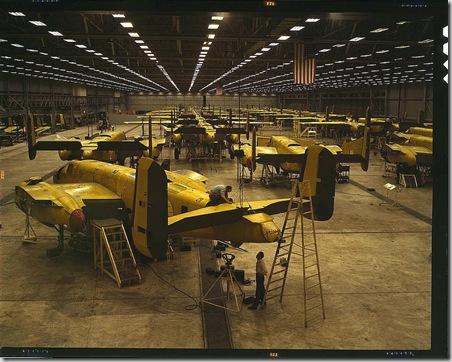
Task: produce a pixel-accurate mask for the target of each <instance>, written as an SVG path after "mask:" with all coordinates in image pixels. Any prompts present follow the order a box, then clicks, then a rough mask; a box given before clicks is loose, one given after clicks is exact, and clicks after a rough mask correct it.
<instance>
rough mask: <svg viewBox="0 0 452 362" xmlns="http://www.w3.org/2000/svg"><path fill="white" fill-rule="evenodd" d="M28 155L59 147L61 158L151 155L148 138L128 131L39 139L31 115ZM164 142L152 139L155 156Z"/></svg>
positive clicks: (111, 158) (118, 159)
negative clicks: (130, 137) (135, 137)
mask: <svg viewBox="0 0 452 362" xmlns="http://www.w3.org/2000/svg"><path fill="white" fill-rule="evenodd" d="M25 125H26V130H27V141H28V144H29V145H31V147H29V158H30V159H31V160H33V159H34V158H35V157H36V152H37V151H58V154H59V156H60V159H61V160H63V161H67V160H89V159H94V160H99V161H105V162H113V163H114V162H118V163H120V164H124V160H125V158H127V157H131V156H146V157H149V140H128V139H127V137H126V134H125V132H105V133H102V134H97V135H95V136H94V137H92V138H91V139H86V140H79V139H76V138H71V139H65V138H59V139H57V140H54V141H36V132H35V125H34V122H33V120H32V119H31V117H27V120H26V122H25ZM164 144H165V139H153V143H152V147H153V148H152V157H153V158H157V157H158V156H159V155H160V153H161V151H162V148H163V145H164Z"/></svg>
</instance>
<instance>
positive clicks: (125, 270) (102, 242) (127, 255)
mask: <svg viewBox="0 0 452 362" xmlns="http://www.w3.org/2000/svg"><path fill="white" fill-rule="evenodd" d="M92 225H93V241H94V248H93V249H94V269H95V270H97V271H99V272H100V273H101V274H104V273H105V274H107V275H108V276H109V277H110V278H112V279H113V280H115V281H116V283H117V284H118V287H119V288H121V287H123V286H125V285H131V284H135V283H140V282H141V274H140V271H139V270H138V267H137V262H136V260H135V257H134V255H133V252H132V248H131V246H130V242H129V239H128V237H127V234H126V231H125V229H124V225H123V224H122V222H121V221H119V220H116V219H106V220H93V222H92Z"/></svg>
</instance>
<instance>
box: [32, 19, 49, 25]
mask: <svg viewBox="0 0 452 362" xmlns="http://www.w3.org/2000/svg"><path fill="white" fill-rule="evenodd" d="M29 23H32V24H33V25H36V26H47V25H46V24H44V23H43V22H42V21H39V20H30V21H29Z"/></svg>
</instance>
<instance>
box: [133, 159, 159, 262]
mask: <svg viewBox="0 0 452 362" xmlns="http://www.w3.org/2000/svg"><path fill="white" fill-rule="evenodd" d="M167 188H168V184H167V178H166V173H165V171H164V170H163V168H162V167H161V166H160V165H159V164H158V163H157V162H155V161H153V160H152V159H150V158H148V157H141V158H140V159H139V161H138V168H137V173H136V179H135V193H134V201H133V211H132V215H133V222H132V225H133V226H132V235H133V243H134V245H135V246H136V248H137V249H138V251H140V252H141V253H142V254H143V255H146V256H148V257H152V258H155V259H159V260H161V259H164V258H166V251H167V248H168V190H167ZM151 205H152V207H151Z"/></svg>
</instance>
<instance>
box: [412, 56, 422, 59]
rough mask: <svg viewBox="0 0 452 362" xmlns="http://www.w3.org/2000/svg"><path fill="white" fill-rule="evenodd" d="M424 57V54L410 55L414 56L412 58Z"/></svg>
mask: <svg viewBox="0 0 452 362" xmlns="http://www.w3.org/2000/svg"><path fill="white" fill-rule="evenodd" d="M424 57H425V55H412V56H411V58H414V59H420V58H424Z"/></svg>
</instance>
